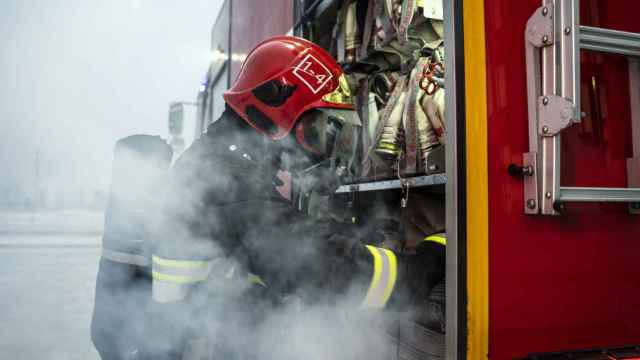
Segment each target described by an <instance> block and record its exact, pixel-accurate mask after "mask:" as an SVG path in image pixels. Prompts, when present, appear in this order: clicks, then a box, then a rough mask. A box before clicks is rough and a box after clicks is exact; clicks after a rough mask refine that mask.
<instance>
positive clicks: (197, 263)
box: [151, 255, 209, 268]
mask: <svg viewBox="0 0 640 360" xmlns="http://www.w3.org/2000/svg"><path fill="white" fill-rule="evenodd" d="M151 258H152V259H153V262H154V263H156V264H158V265H162V266H168V267H174V268H197V267H206V266H207V265H209V261H207V260H171V259H164V258H161V257H159V256H156V255H153V256H152V257H151Z"/></svg>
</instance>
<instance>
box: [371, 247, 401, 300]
mask: <svg viewBox="0 0 640 360" xmlns="http://www.w3.org/2000/svg"><path fill="white" fill-rule="evenodd" d="M366 247H367V249H368V250H369V252H370V253H371V256H372V257H373V275H372V278H371V284H370V285H369V290H368V291H367V295H366V297H365V299H364V301H363V302H362V307H364V308H376V309H381V308H383V307H384V306H385V305H386V303H387V301H388V300H389V298H390V297H391V294H392V293H393V288H394V286H395V284H396V278H397V274H398V262H397V260H396V255H395V254H394V253H393V252H391V251H389V250H387V249H383V248H378V247H375V246H371V245H367V246H366Z"/></svg>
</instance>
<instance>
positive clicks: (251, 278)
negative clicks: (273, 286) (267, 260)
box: [247, 273, 268, 287]
mask: <svg viewBox="0 0 640 360" xmlns="http://www.w3.org/2000/svg"><path fill="white" fill-rule="evenodd" d="M247 281H248V282H249V283H250V284H255V285H260V286H262V287H268V286H267V283H265V282H264V280H262V278H261V277H260V276H258V275H256V274H251V273H250V274H248V275H247Z"/></svg>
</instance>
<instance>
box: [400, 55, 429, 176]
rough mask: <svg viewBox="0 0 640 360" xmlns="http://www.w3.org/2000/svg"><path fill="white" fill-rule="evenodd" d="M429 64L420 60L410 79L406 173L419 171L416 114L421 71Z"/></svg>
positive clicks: (405, 122)
mask: <svg viewBox="0 0 640 360" xmlns="http://www.w3.org/2000/svg"><path fill="white" fill-rule="evenodd" d="M427 62H428V59H427V58H424V57H421V58H419V59H418V62H417V64H416V66H415V67H414V68H413V70H411V78H410V79H409V85H408V87H409V88H408V92H409V93H408V95H407V99H406V104H405V106H404V114H403V120H404V128H405V130H406V131H405V144H406V155H405V156H406V165H405V173H407V174H415V173H416V172H417V170H418V159H417V152H418V141H419V140H418V131H417V130H416V126H417V124H416V112H417V111H418V110H417V106H418V104H417V102H418V94H419V93H420V91H419V90H420V79H421V78H420V75H421V74H422V72H421V69H422V68H423V67H424V65H425V64H426V63H427Z"/></svg>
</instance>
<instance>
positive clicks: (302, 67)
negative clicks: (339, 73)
mask: <svg viewBox="0 0 640 360" xmlns="http://www.w3.org/2000/svg"><path fill="white" fill-rule="evenodd" d="M293 75H295V76H296V77H297V78H298V79H300V80H302V82H303V83H304V84H305V85H307V87H308V88H309V89H310V90H311V91H312V92H313V93H314V94H317V93H318V91H320V89H322V88H323V87H324V86H325V85H327V83H328V82H329V81H330V80H331V79H333V74H332V73H331V71H329V69H327V67H326V66H324V64H323V63H321V62H320V61H319V60H318V59H316V58H315V57H314V56H313V55H311V54H309V55H307V56H305V58H304V59H302V61H301V62H300V63H299V64H298V65H297V66H296V67H295V69H293Z"/></svg>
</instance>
